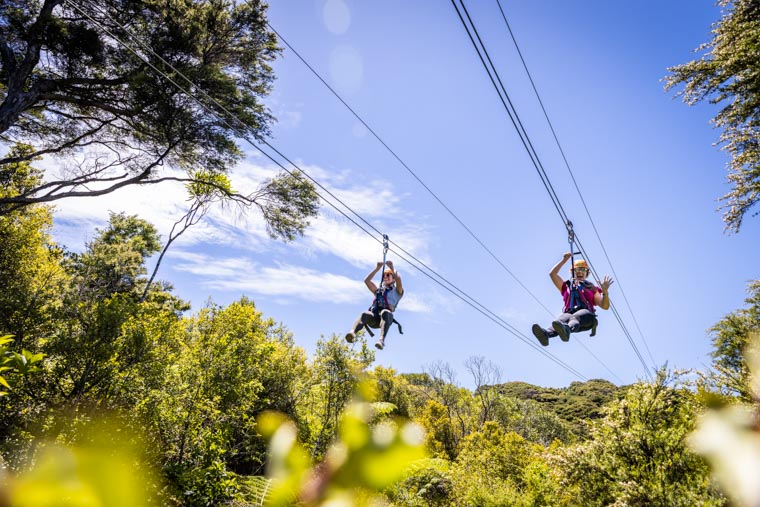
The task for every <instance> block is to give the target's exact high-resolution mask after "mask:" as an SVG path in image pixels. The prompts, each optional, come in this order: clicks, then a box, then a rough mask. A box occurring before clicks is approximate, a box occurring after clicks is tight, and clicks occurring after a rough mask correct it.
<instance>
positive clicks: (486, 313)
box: [64, 0, 587, 380]
mask: <svg viewBox="0 0 760 507" xmlns="http://www.w3.org/2000/svg"><path fill="white" fill-rule="evenodd" d="M85 1H87V0H85ZM64 3H67V4H69V5H70V6H71V7H72V8H73V9H75V10H76V11H78V12H79V13H80V14H82V15H83V16H84V17H86V18H87V19H88V20H89V21H90V22H91V23H93V24H94V25H96V27H98V28H100V29H101V30H102V31H103V32H104V33H106V34H107V35H108V36H109V37H111V38H112V39H114V40H115V41H116V42H117V43H119V44H121V45H122V46H124V47H125V48H127V49H128V50H129V51H130V52H132V53H133V54H134V55H135V56H136V57H137V58H139V59H141V60H142V61H143V62H145V63H146V64H147V65H148V66H149V67H150V68H151V69H153V70H154V71H155V72H157V73H158V74H160V75H161V76H162V77H164V78H165V79H167V80H168V81H169V82H170V83H171V84H172V85H174V86H175V87H177V88H178V89H179V90H180V91H182V92H183V93H184V94H185V95H187V96H188V97H189V98H192V99H193V100H194V101H195V102H196V103H197V104H198V105H199V106H201V107H202V108H203V109H204V110H205V111H207V112H208V113H210V114H212V115H213V116H214V117H216V118H217V119H219V120H221V121H222V122H224V123H225V124H226V125H227V126H228V127H229V128H230V129H231V130H233V131H234V130H235V129H234V127H233V126H232V125H230V123H229V121H228V120H227V119H226V118H224V117H222V116H221V115H220V114H219V113H218V112H216V111H214V110H213V109H212V108H211V107H210V106H209V105H207V104H205V103H203V101H201V100H200V99H199V98H198V97H197V96H196V95H195V94H194V93H192V92H191V91H189V90H187V89H185V88H184V87H182V86H181V85H179V84H178V83H177V82H176V81H175V80H174V79H172V78H171V76H169V75H167V74H166V73H165V72H163V71H162V70H160V69H159V68H158V67H156V66H155V65H154V64H152V63H151V62H150V61H149V60H148V59H147V58H145V57H144V56H142V55H141V54H140V53H139V52H138V51H137V50H136V49H134V48H133V47H132V46H130V45H129V44H127V43H126V42H124V41H123V40H122V39H121V38H119V37H118V36H116V35H115V34H113V33H112V32H111V31H110V30H109V29H108V28H106V27H104V26H103V25H102V24H101V23H100V22H98V21H97V20H96V19H94V18H92V16H90V15H89V14H88V13H86V12H85V11H83V10H82V9H81V8H80V7H79V6H77V5H76V4H74V3H73V2H72V0H64ZM90 5H91V4H90ZM91 6H92V5H91ZM122 29H123V28H122ZM125 31H126V30H125ZM127 33H128V34H129V32H128V31H127ZM129 35H130V36H131V37H132V38H133V39H136V37H134V36H132V35H131V34H129ZM136 40H137V41H138V43H139V44H140V45H141V46H143V48H145V45H144V44H143V43H142V42H141V41H139V39H136ZM147 50H148V51H150V52H151V53H152V54H153V55H154V56H155V57H157V58H159V59H160V60H161V61H162V62H163V63H164V65H166V66H167V67H169V68H170V69H172V71H173V72H174V73H176V74H177V75H179V76H181V77H182V78H183V79H184V80H186V81H187V82H189V83H191V85H192V86H193V87H195V85H194V84H193V83H192V81H191V80H190V79H188V78H187V77H186V76H184V75H183V74H182V73H181V72H179V71H178V70H177V69H175V68H174V67H173V66H172V65H171V64H170V63H169V62H167V61H166V60H164V59H163V58H161V57H160V55H157V54H156V53H155V52H154V51H153V50H152V49H150V48H149V47H148V49H147ZM195 88H196V89H197V90H199V91H200V92H201V94H203V95H205V96H206V97H208V98H209V99H210V100H211V101H212V102H214V103H215V105H217V107H219V108H221V109H222V110H224V111H225V112H226V113H227V114H229V115H230V116H231V118H233V119H234V120H235V121H236V122H237V123H239V124H242V125H243V126H244V127H248V125H247V124H245V123H244V122H243V121H242V120H240V119H239V118H238V117H237V116H235V115H234V114H232V113H230V112H229V111H227V110H226V108H224V106H223V105H222V104H220V103H219V102H218V101H216V100H215V99H214V98H213V97H210V96H209V95H208V94H207V93H205V92H204V91H202V90H200V89H198V88H197V87H195ZM242 138H243V139H244V140H245V141H247V142H248V143H249V144H250V145H251V146H252V147H254V148H256V149H257V150H258V151H260V152H261V153H262V154H263V155H265V156H266V157H267V158H269V159H270V160H271V161H272V162H274V163H275V164H277V165H278V166H279V167H281V168H282V169H283V170H284V171H286V172H287V173H288V174H291V175H292V176H293V177H296V178H297V177H298V176H296V175H295V174H294V173H293V172H291V171H290V170H288V169H287V168H286V167H285V166H283V165H282V164H281V163H280V162H279V161H277V160H276V159H275V158H274V157H272V156H271V155H270V154H269V153H267V152H266V151H265V150H263V149H262V148H261V147H260V146H258V145H257V144H256V143H254V142H253V141H251V140H250V139H249V138H248V137H247V136H245V135H243V136H242ZM262 142H263V143H264V144H266V145H267V146H268V147H269V148H271V149H272V150H274V151H275V152H276V153H277V154H278V155H280V156H281V157H282V158H284V159H285V160H287V161H288V162H289V163H290V164H291V165H292V166H293V167H295V168H296V169H297V170H298V171H299V172H300V173H301V174H303V175H304V176H306V177H307V178H309V180H311V181H312V182H314V183H315V184H316V185H317V186H319V187H320V188H322V189H323V190H324V191H326V192H327V193H328V194H329V195H331V196H332V197H333V198H334V199H336V200H337V201H338V202H340V203H341V204H342V205H343V206H344V207H346V208H347V209H348V210H349V211H351V213H353V214H354V215H355V216H357V217H358V218H359V219H360V220H361V221H363V222H364V223H365V224H367V225H368V226H369V227H370V228H371V229H373V230H374V231H376V232H377V233H378V234H379V235H380V236H382V235H383V234H382V233H380V231H379V230H378V229H377V228H375V227H374V226H373V225H372V224H370V223H369V222H368V221H367V220H365V219H364V218H363V217H362V216H361V215H360V214H358V213H357V212H356V211H354V210H353V209H352V208H351V207H349V206H348V205H346V204H345V203H343V202H342V201H341V200H340V199H338V198H337V197H336V196H335V195H334V194H332V193H331V192H330V191H329V190H327V189H326V188H324V187H323V186H322V185H321V184H319V182H317V181H316V180H314V179H313V178H312V177H311V176H309V175H308V173H306V172H305V171H303V169H301V168H300V167H298V165H297V164H295V163H294V162H292V161H290V160H289V159H288V158H287V157H285V156H284V155H282V153H281V152H279V151H278V150H277V149H276V148H274V147H273V146H271V144H269V143H267V142H266V141H262ZM317 195H319V197H320V198H321V199H322V200H323V201H325V202H326V203H327V204H329V205H330V206H332V207H333V208H334V209H335V210H336V211H338V212H339V213H341V214H342V215H343V216H344V217H346V218H347V219H348V220H350V221H351V222H352V223H353V224H354V225H356V226H357V227H359V228H360V229H361V230H362V231H364V232H365V233H366V234H368V235H369V236H370V237H372V238H373V239H374V240H375V241H377V242H379V243H380V244H382V243H383V242H382V241H381V240H380V239H378V238H377V237H376V236H375V235H373V234H372V233H370V232H369V231H368V230H366V229H365V228H364V227H362V226H361V225H360V224H359V223H358V222H356V221H355V220H353V219H352V218H351V217H349V216H348V215H346V213H345V212H343V211H342V210H341V209H340V208H338V207H337V206H336V205H335V204H333V203H332V202H331V201H329V200H328V199H326V198H325V197H324V196H323V195H321V194H319V193H318V192H317ZM394 244H395V243H394ZM393 251H394V253H396V255H398V256H399V257H400V258H401V259H402V260H404V261H406V262H407V263H408V264H409V265H410V266H412V267H414V268H415V269H417V270H418V271H420V272H421V273H422V274H424V275H425V276H427V277H428V278H430V279H431V280H433V281H434V282H436V283H438V284H439V285H441V286H442V287H443V288H445V289H446V290H448V291H449V292H451V293H452V294H453V295H454V296H456V297H458V298H459V299H461V300H462V301H464V302H465V303H467V304H468V305H470V306H471V307H473V308H474V309H475V310H477V311H479V312H480V313H481V314H483V315H484V316H486V317H487V318H489V319H490V320H492V321H493V322H495V323H496V324H497V325H499V326H501V327H502V328H504V329H505V330H507V331H509V332H510V333H512V334H513V335H515V336H516V337H517V338H518V339H520V340H522V341H523V342H524V343H526V344H527V345H529V346H530V347H532V348H534V349H535V350H536V351H538V352H540V353H541V354H543V355H544V356H545V357H547V358H549V359H550V360H552V361H554V362H555V363H556V364H558V365H559V366H561V367H562V368H564V369H565V370H567V371H568V372H570V373H572V374H573V375H575V376H577V377H578V378H580V379H582V380H587V378H586V377H585V376H584V375H582V374H581V373H580V372H578V371H577V370H575V369H574V368H572V367H571V366H570V365H568V364H567V363H565V362H564V361H562V360H560V359H559V358H557V357H555V356H554V355H553V354H551V353H549V352H547V351H546V350H543V349H542V348H539V347H538V346H537V345H535V344H534V343H533V341H532V340H529V339H528V338H527V337H526V336H525V335H524V334H522V333H520V332H519V331H517V330H516V329H515V328H514V327H513V326H511V325H510V324H508V323H507V322H506V321H504V319H501V318H500V317H498V316H497V315H496V314H495V313H493V312H491V311H490V310H488V309H487V308H486V307H485V306H483V305H481V304H480V303H478V302H477V301H476V300H475V299H474V298H471V297H470V296H466V297H468V298H470V299H472V301H474V303H472V302H470V301H468V300H467V299H465V297H463V296H462V295H460V294H458V293H457V292H455V291H454V290H452V289H451V288H450V287H447V286H446V285H444V284H443V283H442V282H441V281H439V280H437V279H435V278H434V277H433V276H432V275H430V274H429V273H427V272H426V271H425V270H423V269H422V268H420V267H419V266H418V265H417V264H415V263H414V262H412V261H410V260H409V259H407V258H406V257H404V256H403V255H402V254H400V253H399V252H397V251H395V250H393ZM423 265H424V264H423ZM426 267H427V266H426ZM427 269H428V270H430V271H431V272H432V273H434V274H435V275H436V276H438V277H439V278H440V279H441V280H444V281H445V282H446V283H447V284H449V285H450V286H451V287H454V288H455V289H456V290H458V291H460V292H461V293H462V294H465V295H466V293H464V292H463V291H461V290H460V289H458V288H457V287H456V286H455V285H454V284H452V283H451V282H449V281H448V280H447V279H446V278H445V277H443V276H442V275H440V274H438V273H437V272H435V271H433V270H432V269H430V268H427ZM476 305H477V306H476ZM478 306H479V307H480V308H479V307H478ZM481 308H482V310H481Z"/></svg>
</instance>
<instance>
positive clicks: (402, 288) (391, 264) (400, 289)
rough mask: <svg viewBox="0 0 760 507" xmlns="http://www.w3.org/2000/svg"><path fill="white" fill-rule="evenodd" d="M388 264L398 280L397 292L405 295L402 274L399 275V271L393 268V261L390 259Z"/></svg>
mask: <svg viewBox="0 0 760 507" xmlns="http://www.w3.org/2000/svg"><path fill="white" fill-rule="evenodd" d="M386 264H387V265H388V267H389V268H391V271H393V278H395V280H396V292H398V294H399V296H403V295H404V284H403V283H402V282H401V275H399V274H398V271H396V270H395V269H394V268H393V261H388V262H386Z"/></svg>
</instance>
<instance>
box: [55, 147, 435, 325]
mask: <svg viewBox="0 0 760 507" xmlns="http://www.w3.org/2000/svg"><path fill="white" fill-rule="evenodd" d="M258 162H263V160H260V159H257V158H256V157H249V158H248V159H247V160H246V161H244V162H243V163H241V164H240V165H239V166H238V167H236V168H235V169H234V170H232V171H231V174H230V178H231V180H232V182H233V186H234V188H235V189H236V190H238V191H240V192H241V193H248V192H253V191H254V190H255V189H256V188H258V187H259V186H260V185H261V184H262V183H263V182H264V181H265V180H267V179H269V178H272V177H274V176H276V175H277V174H278V173H279V172H280V168H278V167H276V166H273V165H271V164H269V165H267V164H259V163H258ZM299 167H301V168H302V169H304V171H307V172H308V173H309V174H310V175H311V176H312V177H313V178H314V179H316V180H317V181H319V182H320V183H321V184H322V185H323V186H324V187H325V188H327V189H328V190H329V191H330V192H332V193H333V194H335V195H336V196H338V197H339V198H340V200H341V201H343V202H344V203H345V204H346V205H347V206H349V207H350V208H351V209H353V210H354V211H356V212H357V213H359V214H360V215H361V216H362V218H364V219H366V220H368V221H370V223H371V224H372V226H374V227H377V228H378V229H379V230H382V231H383V232H389V233H390V234H391V240H392V241H393V242H395V243H397V244H398V245H401V247H402V248H403V249H404V250H406V251H407V252H409V253H411V254H412V255H414V256H415V257H417V258H418V259H421V260H422V261H423V262H425V263H426V264H428V265H432V264H433V259H432V258H431V256H430V255H429V253H428V248H427V245H428V244H430V241H431V231H429V230H428V229H427V228H426V227H425V225H424V223H423V221H418V220H417V219H416V218H415V217H414V216H413V214H412V213H411V212H410V211H409V210H404V207H403V196H400V195H398V194H396V193H394V192H393V188H392V185H391V184H390V183H389V182H379V181H378V182H366V181H362V182H361V183H357V182H356V180H355V178H353V177H352V175H351V173H352V171H350V170H342V171H328V170H325V169H324V168H321V167H319V166H314V165H308V164H303V165H302V164H300V163H299ZM48 168H49V169H50V170H51V171H52V170H54V166H53V165H52V164H50V165H49V167H48ZM167 170H168V169H167ZM169 171H170V170H169ZM377 189H381V190H380V191H378V190H377ZM320 193H323V194H325V195H326V193H325V192H323V191H321V190H320ZM188 205H189V203H188V202H187V193H186V190H185V188H184V185H183V184H181V183H177V182H166V183H161V184H158V185H146V186H140V187H137V186H132V187H126V188H124V189H121V190H119V191H117V192H113V193H112V194H109V195H107V196H103V197H98V198H79V199H66V200H62V201H59V202H58V203H57V205H56V208H57V212H56V216H55V229H54V234H55V236H56V238H57V240H58V241H59V242H60V243H63V244H65V245H67V246H68V247H69V248H71V249H73V250H81V249H82V248H83V247H84V244H85V243H86V242H87V241H89V240H91V239H92V237H93V236H94V234H95V229H96V228H102V227H104V226H105V225H106V224H107V220H108V212H109V211H112V212H116V213H118V212H125V213H127V214H135V215H138V216H140V217H141V218H144V219H146V220H148V221H149V222H151V223H153V224H154V225H155V226H156V228H157V229H158V230H159V233H160V234H161V235H162V237H163V239H164V240H166V238H167V236H168V234H169V231H170V230H171V228H172V225H173V224H174V223H175V221H177V220H178V219H179V218H180V217H182V216H183V215H184V213H185V212H186V210H187V207H188ZM339 206H340V205H339ZM342 209H343V208H342ZM344 211H345V212H346V213H347V214H349V215H350V216H351V218H352V219H353V220H356V221H357V222H359V223H361V224H362V226H363V227H365V228H366V229H367V230H368V231H369V232H370V233H371V234H372V236H370V235H368V234H367V233H365V232H364V231H362V230H361V229H359V228H357V227H356V225H355V224H353V223H351V221H350V220H349V219H347V218H345V217H344V216H342V215H341V214H340V213H338V212H337V211H335V210H334V209H332V208H331V207H329V206H325V205H323V206H322V209H321V211H320V215H319V216H318V217H316V218H315V219H314V220H312V223H311V226H310V227H309V228H308V229H307V230H306V232H305V234H304V237H302V238H299V239H297V240H296V241H295V242H294V243H292V244H289V245H285V244H283V243H281V242H278V241H274V240H272V239H271V238H269V236H268V234H267V232H266V225H265V223H264V220H263V218H262V217H261V215H260V214H259V213H258V212H257V211H256V210H255V209H254V210H250V211H249V212H247V213H241V212H239V210H236V209H235V208H231V209H230V208H227V209H223V208H222V207H220V206H216V207H214V208H212V209H211V210H209V212H208V214H207V215H206V216H205V217H204V218H203V220H202V221H201V222H199V223H198V224H197V225H195V226H193V227H192V228H190V229H189V230H188V231H187V232H186V233H185V234H184V235H183V236H181V237H180V238H179V239H178V240H177V242H176V243H175V245H174V246H173V248H172V249H170V251H169V257H170V258H171V259H172V262H173V265H172V268H173V269H175V270H177V271H180V272H185V273H189V274H192V275H194V276H196V277H198V280H199V284H200V286H202V287H205V288H207V289H211V290H218V291H237V292H240V291H250V292H252V293H258V294H263V295H267V296H271V297H273V298H277V300H278V301H280V302H287V301H288V300H293V301H295V300H302V299H307V300H320V301H332V302H335V303H354V302H356V300H357V298H359V299H361V298H362V297H366V296H367V294H366V292H367V290H366V288H365V287H364V285H363V284H362V283H361V280H358V281H357V280H356V279H353V278H348V277H346V276H342V275H339V274H334V273H330V272H328V271H327V269H321V270H319V271H317V270H314V269H310V268H306V267H302V266H299V265H298V264H299V261H298V259H299V258H300V259H302V260H303V261H304V262H305V261H307V260H308V261H310V262H312V261H314V259H315V258H316V259H317V260H318V262H320V264H324V265H325V266H331V267H332V269H333V270H335V269H336V268H338V267H339V264H338V265H336V264H335V260H339V261H341V262H345V263H348V264H349V265H351V266H354V267H357V268H362V269H364V268H366V269H367V270H369V269H371V268H372V266H373V265H374V264H375V262H377V261H379V260H381V259H382V245H381V244H380V243H379V242H378V241H377V239H379V234H377V233H376V232H375V231H373V230H372V229H371V228H370V227H369V226H367V225H366V224H364V223H362V222H361V219H359V218H357V217H356V216H354V215H351V214H350V212H348V211H347V210H345V209H344ZM214 247H217V248H215V250H218V247H223V248H222V250H223V251H224V254H222V255H219V254H216V253H215V254H213V255H211V254H210V253H209V249H210V248H214ZM391 249H392V250H393V249H395V247H394V246H393V245H392V246H391ZM245 252H248V254H250V253H251V252H256V254H257V255H256V256H255V258H256V261H257V262H255V263H254V262H253V261H252V260H251V258H250V257H249V256H248V254H246V253H245ZM285 253H287V256H288V258H289V259H288V263H285V262H277V261H275V260H273V259H275V258H279V259H282V255H280V254H285ZM389 258H391V259H393V260H394V262H395V263H396V267H397V269H399V270H400V271H402V272H403V273H404V274H405V275H407V276H410V277H415V276H417V273H415V272H413V271H412V270H411V269H407V267H406V266H404V263H403V262H402V261H400V259H398V258H397V256H394V254H393V252H390V253H389ZM328 269H329V268H328ZM159 276H161V275H160V274H159ZM436 297H437V298H438V299H442V298H441V297H438V296H435V295H431V298H433V299H431V298H428V297H422V296H421V295H420V294H419V293H418V292H417V291H415V294H414V295H408V296H407V297H406V298H405V299H404V308H405V310H407V311H416V312H430V311H432V308H433V307H436V308H441V307H442V304H441V302H440V301H439V302H438V303H436V304H431V303H430V301H431V300H434V299H435V298H436Z"/></svg>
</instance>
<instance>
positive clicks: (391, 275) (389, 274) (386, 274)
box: [383, 272, 393, 278]
mask: <svg viewBox="0 0 760 507" xmlns="http://www.w3.org/2000/svg"><path fill="white" fill-rule="evenodd" d="M383 276H390V277H391V278H393V273H390V272H389V273H383Z"/></svg>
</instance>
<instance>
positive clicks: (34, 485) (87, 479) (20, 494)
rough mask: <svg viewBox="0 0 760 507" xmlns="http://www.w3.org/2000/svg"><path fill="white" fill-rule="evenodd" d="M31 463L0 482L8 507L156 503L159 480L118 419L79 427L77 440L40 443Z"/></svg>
mask: <svg viewBox="0 0 760 507" xmlns="http://www.w3.org/2000/svg"><path fill="white" fill-rule="evenodd" d="M39 444H40V450H39V452H38V455H37V457H36V459H35V460H34V465H33V466H31V467H30V468H28V469H25V470H23V471H21V472H20V473H18V474H5V475H4V476H3V477H2V479H0V487H1V491H0V494H1V495H2V501H3V505H7V506H8V507H92V506H97V505H103V506H108V507H122V506H123V507H142V506H148V505H156V504H157V503H158V502H161V503H163V502H162V500H161V499H160V494H159V493H160V490H161V486H160V481H159V480H158V478H157V476H156V474H155V472H154V469H153V468H152V467H151V465H150V463H149V462H148V461H147V460H146V459H145V456H144V453H143V449H144V448H145V446H144V444H143V443H142V441H141V439H140V438H138V437H137V435H136V434H135V433H134V432H130V431H127V430H125V429H124V426H123V423H119V422H117V421H116V420H107V419H104V420H101V421H99V422H96V423H90V424H87V425H85V426H83V427H81V428H79V434H78V436H77V438H76V441H75V442H71V443H68V444H62V443H55V442H40V443H39Z"/></svg>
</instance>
